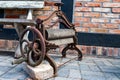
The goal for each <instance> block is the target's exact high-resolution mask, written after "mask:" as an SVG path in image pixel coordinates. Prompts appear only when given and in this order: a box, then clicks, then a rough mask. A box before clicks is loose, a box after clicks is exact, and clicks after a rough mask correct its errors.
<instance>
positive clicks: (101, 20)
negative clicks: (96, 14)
mask: <svg viewBox="0 0 120 80" xmlns="http://www.w3.org/2000/svg"><path fill="white" fill-rule="evenodd" d="M92 22H99V23H106V22H109V19H105V18H92Z"/></svg>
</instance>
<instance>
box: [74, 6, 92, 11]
mask: <svg viewBox="0 0 120 80" xmlns="http://www.w3.org/2000/svg"><path fill="white" fill-rule="evenodd" d="M75 11H81V12H87V11H92V8H89V7H75Z"/></svg>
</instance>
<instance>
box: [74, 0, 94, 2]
mask: <svg viewBox="0 0 120 80" xmlns="http://www.w3.org/2000/svg"><path fill="white" fill-rule="evenodd" d="M76 1H83V0H76ZM84 1H85V2H86V1H92V0H84Z"/></svg>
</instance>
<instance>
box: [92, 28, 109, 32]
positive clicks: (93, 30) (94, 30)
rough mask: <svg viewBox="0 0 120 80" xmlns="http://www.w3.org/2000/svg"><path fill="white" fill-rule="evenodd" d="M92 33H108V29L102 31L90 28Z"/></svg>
mask: <svg viewBox="0 0 120 80" xmlns="http://www.w3.org/2000/svg"><path fill="white" fill-rule="evenodd" d="M90 32H97V33H107V32H108V30H107V29H102V28H90Z"/></svg>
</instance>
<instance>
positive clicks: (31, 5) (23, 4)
mask: <svg viewBox="0 0 120 80" xmlns="http://www.w3.org/2000/svg"><path fill="white" fill-rule="evenodd" d="M43 7H44V0H39V1H38V0H36V1H35V0H34V1H24V0H22V1H13V0H11V1H0V8H1V9H6V8H7V9H13V8H14V9H40V8H43Z"/></svg>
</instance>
